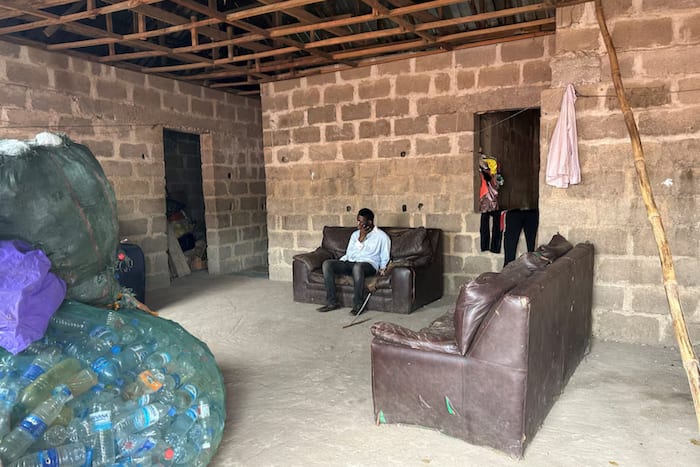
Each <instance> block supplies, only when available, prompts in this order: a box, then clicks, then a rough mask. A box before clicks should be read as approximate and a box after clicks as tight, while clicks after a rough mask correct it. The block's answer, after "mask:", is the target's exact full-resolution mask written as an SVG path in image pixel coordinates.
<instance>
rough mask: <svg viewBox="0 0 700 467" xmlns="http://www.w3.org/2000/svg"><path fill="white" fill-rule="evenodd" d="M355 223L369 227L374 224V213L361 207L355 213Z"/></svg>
mask: <svg viewBox="0 0 700 467" xmlns="http://www.w3.org/2000/svg"><path fill="white" fill-rule="evenodd" d="M357 223H358V224H360V225H361V226H368V227H369V228H370V229H371V228H372V227H373V226H374V213H373V212H372V210H371V209H367V208H362V209H360V211H359V212H358V213H357Z"/></svg>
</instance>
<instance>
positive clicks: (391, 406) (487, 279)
mask: <svg viewBox="0 0 700 467" xmlns="http://www.w3.org/2000/svg"><path fill="white" fill-rule="evenodd" d="M550 263H551V264H550ZM592 287H593V246H592V245H591V244H590V243H581V244H578V245H577V246H576V247H574V248H571V244H569V242H567V241H566V240H565V239H564V238H563V237H561V236H559V235H556V236H555V237H554V238H553V239H552V241H551V242H550V243H549V244H548V245H546V246H541V247H540V248H539V249H538V250H536V251H535V252H533V253H526V254H525V255H523V256H521V257H520V258H519V259H517V260H516V261H514V262H512V263H510V264H509V265H508V266H506V267H505V268H504V269H503V271H501V272H500V273H484V274H482V275H480V276H479V277H478V278H477V279H475V280H473V281H471V282H469V283H467V284H465V285H463V286H462V287H461V289H460V293H459V297H458V299H457V303H456V306H455V309H454V311H450V312H448V313H446V314H445V315H444V316H442V317H440V318H438V319H437V320H435V321H434V322H433V323H432V324H431V325H430V326H428V327H427V328H424V329H422V330H421V331H418V332H415V331H411V330H409V329H406V328H403V327H401V326H399V325H396V324H392V323H386V322H379V323H375V324H374V325H373V326H372V328H371V331H372V334H373V335H374V338H373V339H372V345H371V354H372V393H373V399H374V412H375V417H376V420H377V423H407V424H415V425H421V426H427V427H432V428H436V429H438V430H440V431H442V432H444V433H446V434H448V435H451V436H454V437H457V438H461V439H464V440H466V441H468V442H470V443H474V444H479V445H485V446H491V447H493V448H496V449H499V450H501V451H504V452H506V453H508V454H511V455H513V456H517V457H521V456H522V455H523V451H524V449H525V446H526V445H527V443H528V442H529V441H530V440H532V438H533V436H534V435H535V433H536V432H537V430H538V429H539V427H540V425H541V424H542V422H543V421H544V419H545V417H546V415H547V413H548V412H549V410H550V408H551V407H552V405H553V404H554V401H555V399H556V398H557V396H558V395H559V394H560V393H561V392H562V391H563V389H564V386H565V385H566V383H567V381H568V380H569V377H570V376H571V375H572V374H573V372H574V370H575V369H576V367H577V365H578V363H579V362H580V361H581V359H582V357H583V356H584V355H585V354H586V353H587V351H588V348H589V342H590V335H591V295H592Z"/></svg>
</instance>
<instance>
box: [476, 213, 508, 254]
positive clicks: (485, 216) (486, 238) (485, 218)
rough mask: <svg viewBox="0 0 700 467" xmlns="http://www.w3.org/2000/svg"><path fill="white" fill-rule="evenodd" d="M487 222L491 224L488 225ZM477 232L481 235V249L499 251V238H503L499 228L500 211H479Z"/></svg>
mask: <svg viewBox="0 0 700 467" xmlns="http://www.w3.org/2000/svg"><path fill="white" fill-rule="evenodd" d="M489 224H491V225H490V226H489ZM489 227H490V230H489ZM479 234H480V235H481V251H487V250H488V251H490V252H491V253H500V252H501V239H502V238H503V231H502V230H501V211H491V212H483V213H481V225H480V227H479Z"/></svg>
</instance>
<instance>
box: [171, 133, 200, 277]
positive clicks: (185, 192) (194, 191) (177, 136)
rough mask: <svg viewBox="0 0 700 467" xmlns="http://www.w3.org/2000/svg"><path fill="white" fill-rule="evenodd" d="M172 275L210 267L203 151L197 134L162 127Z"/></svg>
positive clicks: (175, 275)
mask: <svg viewBox="0 0 700 467" xmlns="http://www.w3.org/2000/svg"><path fill="white" fill-rule="evenodd" d="M163 152H164V155H165V196H166V213H165V214H166V216H167V220H168V262H169V265H170V276H171V278H174V277H180V276H184V275H187V274H189V273H190V272H191V271H198V270H206V269H207V226H206V221H205V208H204V191H203V189H202V154H201V144H200V138H199V135H197V134H190V133H183V132H180V131H175V130H168V129H163Z"/></svg>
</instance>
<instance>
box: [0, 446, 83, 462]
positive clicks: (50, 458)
mask: <svg viewBox="0 0 700 467" xmlns="http://www.w3.org/2000/svg"><path fill="white" fill-rule="evenodd" d="M47 465H53V466H57V467H58V466H60V467H81V466H83V465H89V464H87V451H86V449H85V446H84V445H82V444H81V443H70V444H66V445H64V446H59V447H56V448H51V449H47V450H45V451H39V452H35V453H32V454H27V455H26V456H23V457H20V458H19V459H17V460H16V461H15V462H13V463H12V464H11V465H10V467H45V466H47ZM92 465H95V464H94V463H93V464H92Z"/></svg>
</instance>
